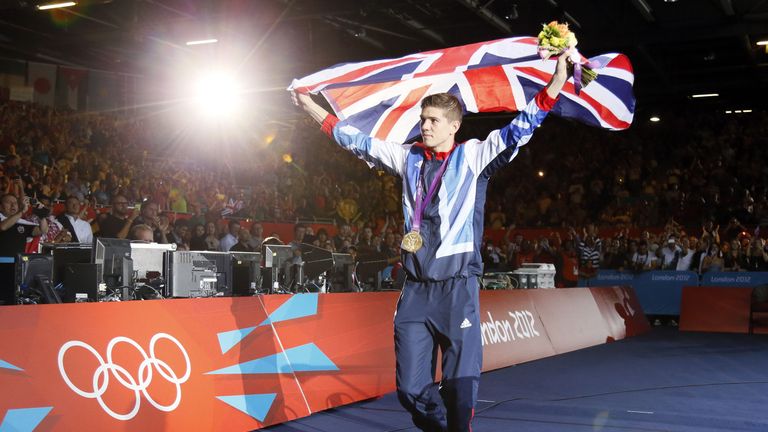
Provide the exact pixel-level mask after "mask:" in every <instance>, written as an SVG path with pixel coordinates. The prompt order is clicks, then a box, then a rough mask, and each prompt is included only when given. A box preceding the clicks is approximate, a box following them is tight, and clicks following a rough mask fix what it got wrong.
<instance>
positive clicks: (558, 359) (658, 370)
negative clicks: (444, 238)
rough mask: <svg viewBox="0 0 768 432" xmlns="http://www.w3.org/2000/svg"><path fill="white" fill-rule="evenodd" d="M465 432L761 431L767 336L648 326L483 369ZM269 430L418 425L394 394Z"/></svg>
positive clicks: (765, 418) (341, 431)
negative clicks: (561, 351) (594, 343)
mask: <svg viewBox="0 0 768 432" xmlns="http://www.w3.org/2000/svg"><path fill="white" fill-rule="evenodd" d="M479 399H480V401H479V403H478V405H477V411H476V415H475V420H474V422H473V427H472V430H473V431H474V432H504V431H515V432H523V431H530V432H534V431H535V432H549V431H558V432H560V431H569V432H570V431H573V432H581V431H675V432H678V431H697V432H700V431H766V430H768V410H766V406H768V336H764V335H740V334H720V333H717V334H715V333H706V334H705V333H685V332H679V331H678V330H677V329H676V328H670V327H656V328H654V329H653V330H652V331H651V332H650V333H648V334H646V335H643V336H638V337H634V338H631V339H625V340H622V341H619V342H616V343H612V344H607V345H601V346H596V347H592V348H588V349H583V350H579V351H576V352H572V353H568V354H563V355H559V356H554V357H550V358H545V359H542V360H537V361H534V362H530V363H526V364H522V365H518V366H513V367H509V368H505V369H501V370H497V371H493V372H489V373H486V374H483V376H482V382H481V385H480V397H479ZM265 430H268V431H271V432H298V431H301V432H321V431H322V432H325V431H327V432H346V431H349V432H353V431H354V432H385V431H386V432H394V431H417V429H416V428H415V427H413V426H412V425H411V423H410V418H409V415H408V414H407V413H406V412H405V411H404V410H403V409H402V408H400V405H399V403H398V402H397V398H396V396H395V395H394V394H388V395H385V396H384V397H381V398H379V399H375V400H370V401H365V402H361V403H357V404H354V405H349V406H345V407H341V408H338V409H332V410H328V411H325V412H321V413H317V414H315V415H312V416H310V417H307V418H304V419H300V420H296V421H293V422H289V423H285V424H281V425H276V426H272V427H270V428H267V429H265Z"/></svg>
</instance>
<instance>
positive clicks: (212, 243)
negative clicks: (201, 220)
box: [205, 222, 220, 251]
mask: <svg viewBox="0 0 768 432" xmlns="http://www.w3.org/2000/svg"><path fill="white" fill-rule="evenodd" d="M205 250H209V251H218V250H220V249H219V236H218V233H217V232H216V224H215V223H213V222H208V223H206V224H205Z"/></svg>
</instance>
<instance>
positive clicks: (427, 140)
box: [421, 107, 461, 152]
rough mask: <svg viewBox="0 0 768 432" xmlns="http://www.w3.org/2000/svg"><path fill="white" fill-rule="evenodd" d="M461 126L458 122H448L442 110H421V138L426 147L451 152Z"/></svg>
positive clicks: (434, 108) (429, 108) (431, 108)
mask: <svg viewBox="0 0 768 432" xmlns="http://www.w3.org/2000/svg"><path fill="white" fill-rule="evenodd" d="M460 125H461V122H459V121H458V120H448V119H447V118H446V117H445V110H444V109H442V108H437V107H426V108H422V110H421V137H422V139H423V140H424V145H425V146H427V147H429V148H431V149H433V150H434V151H438V152H445V151H448V150H450V149H451V147H453V140H454V135H456V131H458V130H459V126H460Z"/></svg>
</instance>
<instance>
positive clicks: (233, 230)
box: [219, 219, 240, 252]
mask: <svg viewBox="0 0 768 432" xmlns="http://www.w3.org/2000/svg"><path fill="white" fill-rule="evenodd" d="M227 229H228V232H227V234H225V235H224V237H222V238H221V240H220V241H219V250H221V251H222V252H228V251H229V250H230V249H232V246H234V245H236V244H237V242H238V240H239V239H238V236H239V235H240V222H238V221H236V220H234V219H232V220H230V221H229V223H228V224H227Z"/></svg>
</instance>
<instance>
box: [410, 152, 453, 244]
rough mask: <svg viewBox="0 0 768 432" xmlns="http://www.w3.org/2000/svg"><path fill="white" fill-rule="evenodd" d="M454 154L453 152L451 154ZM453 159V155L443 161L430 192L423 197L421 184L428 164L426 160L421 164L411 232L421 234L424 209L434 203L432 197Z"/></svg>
mask: <svg viewBox="0 0 768 432" xmlns="http://www.w3.org/2000/svg"><path fill="white" fill-rule="evenodd" d="M451 154H453V152H451ZM450 158H451V155H450V154H449V155H448V157H447V158H445V160H444V161H443V163H442V165H440V169H438V170H437V173H436V174H435V178H434V179H433V180H432V184H431V185H430V186H429V190H428V191H427V196H426V197H422V192H421V189H422V187H421V183H422V181H423V180H424V165H426V164H427V161H426V158H425V160H424V161H423V162H422V164H421V168H420V169H419V182H418V183H417V184H416V189H417V190H416V202H415V203H414V204H415V205H414V208H413V219H412V220H411V231H416V232H419V229H421V218H422V216H423V215H424V209H426V208H427V204H428V203H429V202H430V201H432V197H433V196H434V195H435V192H436V191H437V185H438V184H439V183H440V181H441V180H442V179H443V174H444V173H445V169H446V168H447V167H448V160H449V159H450Z"/></svg>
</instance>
